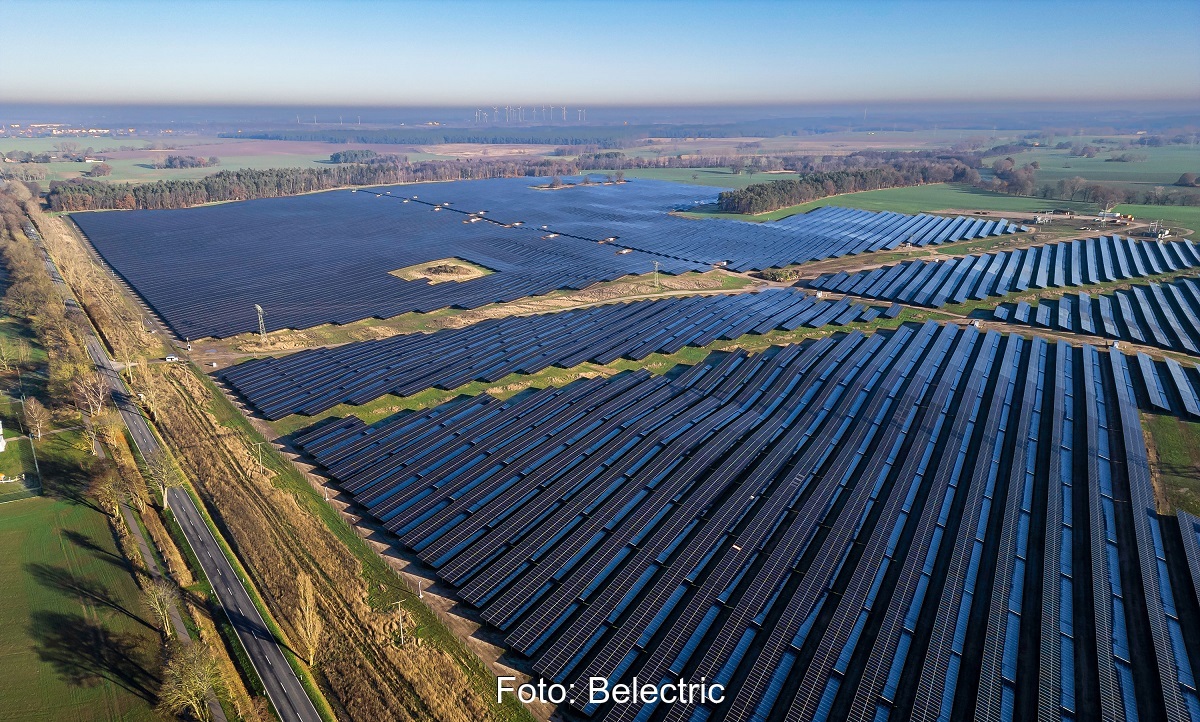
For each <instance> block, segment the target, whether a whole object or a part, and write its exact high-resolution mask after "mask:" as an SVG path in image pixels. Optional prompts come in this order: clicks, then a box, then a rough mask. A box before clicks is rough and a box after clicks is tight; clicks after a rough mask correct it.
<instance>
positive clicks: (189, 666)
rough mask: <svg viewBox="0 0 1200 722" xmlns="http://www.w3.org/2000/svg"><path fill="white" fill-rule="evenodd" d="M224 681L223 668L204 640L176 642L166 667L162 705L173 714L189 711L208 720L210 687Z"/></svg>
mask: <svg viewBox="0 0 1200 722" xmlns="http://www.w3.org/2000/svg"><path fill="white" fill-rule="evenodd" d="M222 685H223V680H222V678H221V669H220V667H218V666H217V661H216V659H214V658H213V656H212V655H211V654H209V651H208V649H206V648H205V646H204V645H203V644H201V643H200V642H193V643H191V644H187V645H175V646H174V647H173V648H172V649H171V651H170V652H169V654H168V657H167V664H166V666H165V668H164V669H163V676H162V688H161V689H159V691H158V699H159V706H160V707H161V708H162V709H163V710H164V711H166V712H169V713H171V714H174V715H182V714H185V713H186V714H190V715H191V716H192V717H194V718H195V719H198V720H202V721H204V722H207V720H208V719H209V712H208V690H209V689H218V688H220V687H221V686H222Z"/></svg>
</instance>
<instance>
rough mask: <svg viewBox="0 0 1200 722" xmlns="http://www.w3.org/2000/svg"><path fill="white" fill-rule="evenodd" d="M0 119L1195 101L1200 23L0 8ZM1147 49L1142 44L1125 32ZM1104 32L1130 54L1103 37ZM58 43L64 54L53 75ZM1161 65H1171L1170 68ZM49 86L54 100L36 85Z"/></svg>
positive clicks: (398, 6)
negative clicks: (85, 114)
mask: <svg viewBox="0 0 1200 722" xmlns="http://www.w3.org/2000/svg"><path fill="white" fill-rule="evenodd" d="M5 15H6V19H7V20H8V21H9V22H8V26H9V27H15V28H23V29H26V30H32V29H35V28H41V29H42V32H17V33H12V34H10V35H9V36H8V37H6V39H5V43H4V44H3V45H2V46H0V66H3V67H6V68H17V67H21V66H22V64H27V63H29V62H30V59H32V58H40V59H41V60H42V61H48V62H49V63H50V64H49V66H48V67H46V68H39V69H38V72H20V73H18V72H6V73H5V74H4V76H3V78H0V102H4V103H8V104H14V103H26V104H36V103H59V104H106V105H117V104H134V105H209V104H220V105H224V106H241V105H253V106H293V105H295V106H306V107H338V106H372V107H380V106H383V107H412V106H417V107H420V106H436V107H456V108H466V107H473V106H478V107H481V108H483V107H492V106H497V105H499V106H503V105H507V104H513V105H516V104H525V105H537V106H539V107H540V105H543V104H545V105H549V104H551V103H554V104H556V105H563V104H568V105H571V106H579V105H591V106H595V107H601V106H650V105H653V106H709V105H717V104H731V105H758V106H768V105H770V106H778V105H783V106H786V105H822V104H825V105H838V104H849V105H855V106H861V105H862V104H864V103H866V104H870V103H877V104H890V103H895V104H903V103H906V102H908V103H912V102H924V103H942V102H967V103H973V102H974V103H979V102H989V101H990V102H1005V103H1011V102H1017V101H1021V102H1040V103H1056V102H1057V103H1062V102H1071V101H1088V102H1094V101H1100V102H1103V101H1109V100H1111V101H1118V100H1119V101H1136V100H1160V101H1194V100H1196V99H1198V98H1200V57H1198V56H1197V55H1196V54H1195V53H1193V52H1190V51H1188V50H1186V48H1189V47H1191V46H1193V45H1194V43H1195V37H1197V35H1198V34H1200V3H1190V2H1177V1H1174V0H1153V1H1151V2H1141V3H1127V2H1113V1H1111V0H1105V1H1101V2H1090V3H1080V2H1054V3H1032V2H1003V3H1002V2H979V3H952V2H937V1H926V2H900V3H890V2H889V3H885V2H878V1H873V0H861V1H859V2H844V3H830V2H812V3H780V2H764V1H762V0H758V1H755V2H743V3H729V2H716V1H713V0H697V1H696V2H678V1H671V0H657V1H653V2H641V3H638V2H632V1H629V0H606V1H604V2H588V3H561V2H559V3H555V2H549V1H541V0H523V1H522V2H517V3H503V4H499V3H485V2H478V1H477V0H452V1H451V2H445V3H439V4H428V3H382V2H375V1H369V0H344V1H343V2H329V3H316V2H310V1H305V2H295V3H283V2H273V1H270V0H252V1H248V2H240V3H234V2H221V1H209V2H197V3H188V4H171V5H169V6H166V5H162V4H157V3H149V2H144V1H138V0H122V1H120V2H112V3H89V2H80V1H78V0H75V1H65V0H59V1H49V2H30V1H28V0H9V1H8V2H6V3H5ZM1143 22H1146V23H1147V24H1146V30H1147V31H1152V32H1150V33H1149V34H1146V35H1139V34H1138V33H1137V30H1138V28H1139V25H1140V24H1141V23H1143ZM1113 29H1119V30H1120V31H1122V32H1129V33H1130V35H1129V36H1128V37H1121V38H1115V37H1112V36H1111V31H1112V30H1113ZM56 32H63V33H70V38H69V39H67V40H66V41H64V40H63V39H61V38H60V39H59V40H56V41H55V42H56V43H57V44H58V45H56V46H55V47H69V46H70V45H72V44H76V45H78V46H79V47H77V48H73V49H72V53H71V54H70V55H69V56H63V58H62V59H61V60H55V59H54V56H53V55H47V49H46V46H45V43H46V42H47V41H48V39H49V38H52V37H53V34H54V33H56ZM1176 48H1178V49H1179V50H1175V49H1176ZM47 73H49V74H50V75H51V77H52V82H47V77H46V76H47Z"/></svg>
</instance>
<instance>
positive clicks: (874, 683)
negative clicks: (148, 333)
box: [296, 322, 1200, 722]
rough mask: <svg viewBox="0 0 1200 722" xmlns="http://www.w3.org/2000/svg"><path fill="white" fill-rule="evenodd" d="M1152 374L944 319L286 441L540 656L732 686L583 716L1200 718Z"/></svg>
mask: <svg viewBox="0 0 1200 722" xmlns="http://www.w3.org/2000/svg"><path fill="white" fill-rule="evenodd" d="M1141 369H1142V365H1141V363H1140V361H1139V362H1136V363H1135V362H1134V361H1133V360H1132V359H1131V358H1129V357H1127V356H1125V355H1122V354H1120V353H1118V352H1115V351H1111V352H1108V353H1102V352H1100V351H1097V350H1096V349H1095V348H1093V347H1090V346H1085V347H1083V348H1073V347H1071V346H1069V345H1067V344H1065V343H1058V344H1057V345H1054V344H1049V343H1047V342H1046V341H1044V340H1042V339H1034V340H1032V341H1030V340H1027V339H1024V338H1022V337H1020V336H1004V335H1000V334H997V333H995V332H989V333H987V334H983V333H980V332H978V331H976V330H975V329H972V328H968V329H965V330H962V329H958V328H956V327H954V326H941V325H938V324H935V323H932V322H931V323H928V324H926V325H924V326H923V327H919V328H918V327H913V326H905V327H901V328H900V329H898V330H896V331H895V332H891V333H876V334H873V335H869V336H867V335H863V334H861V333H858V332H852V333H849V334H845V335H838V336H830V337H825V338H822V339H819V340H815V341H811V342H807V343H805V344H798V345H790V346H784V347H772V348H771V349H770V350H768V351H766V352H763V353H761V354H746V353H742V352H737V353H731V354H724V355H722V354H715V355H713V356H710V357H709V359H708V360H707V361H705V362H703V363H700V364H697V365H695V366H693V367H691V368H687V369H678V371H679V373H677V374H671V375H668V376H652V375H650V374H648V373H646V372H644V371H638V372H628V373H624V374H621V375H618V376H615V377H611V378H604V379H588V380H580V381H577V382H575V383H572V384H570V385H568V386H566V387H564V388H550V389H544V390H541V391H531V392H528V393H525V394H522V395H519V396H517V397H514V398H512V399H509V400H507V401H500V400H497V399H494V398H491V397H487V396H481V397H474V398H469V399H464V400H461V401H456V402H452V403H449V404H445V405H442V406H439V407H437V408H434V409H432V410H428V411H424V412H415V413H411V414H406V415H399V416H396V417H393V418H391V419H389V420H386V421H384V422H382V423H380V424H378V425H376V426H374V427H367V426H365V425H364V424H363V423H362V422H361V421H360V420H358V419H356V418H353V417H351V418H347V419H342V420H339V421H335V422H332V423H329V424H326V425H324V426H321V427H319V428H317V429H315V430H312V431H310V432H308V433H305V434H303V435H301V436H300V437H298V438H297V440H296V441H297V443H298V444H299V445H300V446H301V447H302V448H303V449H304V450H305V451H306V452H307V453H309V454H311V455H312V456H313V457H315V459H316V460H317V461H318V462H319V463H320V464H321V465H322V466H323V467H324V468H325V469H327V470H328V472H329V473H330V475H331V476H332V477H333V478H335V479H336V480H337V481H338V482H339V483H340V485H341V486H342V487H343V489H344V490H345V491H346V492H348V493H349V494H351V495H353V497H354V498H355V500H356V501H357V502H358V503H359V504H360V505H361V506H363V507H365V509H366V510H368V512H369V513H370V514H371V515H372V516H374V517H375V518H376V519H378V520H379V521H380V522H381V523H382V524H383V526H385V527H386V528H387V529H388V530H390V531H391V532H392V533H393V534H395V536H396V537H397V538H398V540H399V543H402V544H403V545H405V546H407V547H409V548H411V549H412V550H414V551H415V553H417V554H418V555H419V556H420V557H421V558H422V559H423V560H425V561H426V562H427V563H428V564H430V565H431V566H432V567H433V568H435V569H436V570H437V573H438V574H439V575H440V576H441V578H442V579H444V580H445V581H446V582H447V583H449V584H451V585H453V586H454V587H456V588H457V593H458V594H459V595H460V596H461V597H462V598H463V599H464V600H466V601H467V602H469V603H471V604H472V605H475V606H476V607H478V608H479V609H480V611H481V614H482V616H483V618H484V619H485V620H487V621H488V622H490V623H492V624H494V625H495V626H497V627H498V628H499V629H500V630H502V631H503V633H504V634H505V635H506V638H507V642H508V644H509V645H511V646H512V647H513V648H514V649H516V650H518V651H519V652H521V653H523V654H525V655H527V656H528V658H529V659H530V663H531V666H532V669H533V670H534V671H535V673H537V674H539V675H542V676H545V677H547V678H550V679H553V680H556V681H561V682H564V683H568V684H571V683H573V684H575V685H576V688H577V689H586V688H587V684H588V683H587V680H588V678H589V677H605V678H608V679H610V680H612V681H613V682H615V681H618V680H620V681H626V682H628V681H629V680H630V679H631V678H632V677H634V676H636V677H638V678H639V679H640V680H642V681H643V682H644V683H649V684H659V683H668V682H673V681H674V680H677V679H679V678H684V679H688V680H699V679H700V678H701V677H704V678H706V679H707V680H709V681H710V682H715V683H719V684H723V685H725V686H726V689H727V693H726V701H725V702H724V703H723V704H719V705H715V706H709V705H703V704H701V705H696V704H685V705H680V704H677V705H671V706H669V705H663V706H660V707H655V705H654V704H649V705H639V704H627V705H612V704H604V705H594V704H590V703H589V701H588V700H587V698H586V697H583V698H582V699H575V700H573V701H571V704H572V705H573V706H574V707H575V708H576V709H577V711H579V712H581V713H584V714H587V715H593V716H595V717H600V718H603V719H605V720H634V719H637V720H683V719H687V720H715V721H724V720H730V721H732V720H738V721H739V722H740V721H742V720H764V721H765V720H768V719H788V720H826V719H860V720H861V719H873V720H881V721H882V720H889V719H892V718H893V717H895V718H904V719H909V718H912V719H935V718H936V719H965V718H976V719H986V720H993V719H994V720H1000V719H1033V718H1035V717H1038V716H1039V714H1040V716H1041V717H1043V718H1054V719H1081V720H1082V719H1110V720H1125V719H1132V718H1135V717H1136V718H1140V719H1170V720H1189V719H1190V720H1193V721H1194V722H1200V711H1198V707H1197V695H1196V688H1195V684H1194V681H1193V678H1192V673H1191V670H1192V665H1193V664H1194V663H1195V661H1196V660H1195V659H1194V658H1193V657H1192V656H1190V655H1191V654H1192V652H1191V650H1194V649H1196V645H1197V643H1200V639H1196V638H1195V637H1196V636H1197V631H1196V627H1195V626H1194V625H1188V624H1182V625H1181V624H1180V623H1179V620H1180V612H1179V609H1180V608H1184V609H1195V607H1196V600H1195V590H1194V589H1193V588H1192V586H1191V585H1190V584H1184V583H1182V581H1181V580H1184V579H1188V575H1187V571H1186V569H1183V570H1180V569H1178V568H1177V569H1171V568H1170V566H1169V560H1168V559H1167V558H1166V557H1165V555H1164V554H1163V552H1162V525H1163V524H1165V522H1162V521H1160V520H1159V519H1158V517H1157V516H1156V514H1155V505H1154V497H1153V490H1152V488H1151V482H1150V476H1149V467H1148V461H1147V453H1146V448H1145V445H1144V440H1143V436H1142V431H1141V427H1140V423H1139V420H1138V409H1137V403H1138V400H1139V398H1140V397H1142V396H1145V395H1146V393H1147V390H1146V389H1144V388H1142V385H1143V384H1144V379H1143V377H1142V375H1141V374H1140V373H1139V372H1140V371H1141ZM1043 510H1044V511H1043ZM1196 532H1197V533H1200V527H1198V528H1197V529H1196ZM1192 544H1193V546H1196V545H1197V544H1200V537H1197V538H1195V539H1193V540H1192ZM1180 571H1182V574H1180V573H1179V572H1180ZM1181 600H1182V601H1181ZM1180 604H1182V605H1183V606H1182V607H1181V606H1180ZM1181 639H1182V640H1183V641H1184V642H1186V643H1184V644H1181V643H1180V640H1181Z"/></svg>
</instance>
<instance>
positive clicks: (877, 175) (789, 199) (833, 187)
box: [717, 162, 972, 214]
mask: <svg viewBox="0 0 1200 722" xmlns="http://www.w3.org/2000/svg"><path fill="white" fill-rule="evenodd" d="M969 170H972V169H970V168H968V167H967V166H965V165H963V164H961V163H958V162H948V163H941V162H925V163H909V164H903V165H902V166H901V167H896V166H894V165H885V166H880V167H876V168H855V169H850V170H836V171H826V172H816V173H807V174H804V175H803V176H801V177H799V178H788V179H785V180H777V181H768V182H766V183H755V184H753V185H749V186H746V187H745V188H742V189H739V190H733V191H725V192H723V193H721V194H720V195H719V196H717V207H718V208H719V209H720V210H721V211H722V212H725V213H745V214H756V213H768V212H770V211H774V210H778V209H780V208H786V207H788V206H795V205H799V204H801V203H808V202H809V201H815V200H819V199H821V198H828V197H829V196H835V195H841V194H843V193H857V192H859V191H873V190H880V189H882V188H898V187H901V186H913V185H922V184H924V183H944V182H947V181H962V180H965V178H966V175H967V171H969Z"/></svg>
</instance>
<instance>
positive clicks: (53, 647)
mask: <svg viewBox="0 0 1200 722" xmlns="http://www.w3.org/2000/svg"><path fill="white" fill-rule="evenodd" d="M30 637H31V638H32V639H33V640H34V645H35V647H36V649H37V654H38V657H39V658H40V659H41V660H42V661H43V662H48V663H49V664H51V665H52V666H53V667H54V671H55V672H56V673H57V674H58V676H59V677H60V678H62V679H63V681H65V682H66V683H67V684H69V685H72V686H76V687H94V686H95V685H97V684H100V683H101V682H104V681H105V680H107V681H109V682H112V683H113V684H115V685H117V686H118V687H120V688H122V689H124V690H126V691H128V692H129V693H131V694H134V695H137V696H138V697H141V698H142V699H144V700H146V701H147V702H149V703H150V704H155V703H156V702H157V693H156V690H157V689H158V684H159V678H158V676H157V675H156V674H155V673H154V671H153V667H154V665H155V660H154V659H153V658H152V655H153V654H154V652H153V651H150V652H148V651H147V650H146V649H144V645H143V644H142V643H141V642H142V640H141V639H139V638H138V637H136V636H135V635H131V634H122V633H118V632H113V631H112V630H110V629H107V628H105V627H104V626H103V625H101V624H98V623H96V622H93V621H91V620H89V619H85V618H84V617H83V616H81V615H78V614H62V613H59V612H37V613H35V614H34V615H33V623H32V625H31V627H30Z"/></svg>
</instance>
